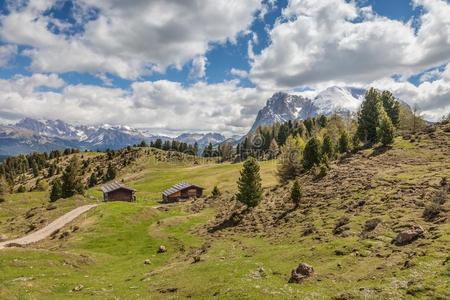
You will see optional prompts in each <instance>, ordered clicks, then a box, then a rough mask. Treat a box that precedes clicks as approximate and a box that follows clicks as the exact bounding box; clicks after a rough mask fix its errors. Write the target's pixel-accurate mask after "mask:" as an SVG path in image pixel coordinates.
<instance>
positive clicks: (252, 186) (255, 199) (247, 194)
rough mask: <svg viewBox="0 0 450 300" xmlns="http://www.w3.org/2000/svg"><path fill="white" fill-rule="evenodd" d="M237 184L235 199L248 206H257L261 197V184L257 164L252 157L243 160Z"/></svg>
mask: <svg viewBox="0 0 450 300" xmlns="http://www.w3.org/2000/svg"><path fill="white" fill-rule="evenodd" d="M237 185H238V193H237V195H236V199H237V200H238V201H240V202H242V203H243V204H245V205H247V207H249V208H250V207H255V206H257V205H258V203H259V202H260V201H261V198H262V186H261V176H260V174H259V165H258V162H257V161H256V159H254V158H253V157H250V158H249V159H247V160H246V161H245V163H244V166H243V169H242V170H241V176H240V177H239V180H238V182H237Z"/></svg>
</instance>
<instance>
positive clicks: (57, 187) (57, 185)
mask: <svg viewBox="0 0 450 300" xmlns="http://www.w3.org/2000/svg"><path fill="white" fill-rule="evenodd" d="M61 198H62V186H61V181H60V180H59V179H56V180H55V181H53V185H52V190H51V192H50V202H55V201H56V200H58V199H61Z"/></svg>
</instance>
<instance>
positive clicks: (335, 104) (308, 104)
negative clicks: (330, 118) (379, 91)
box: [250, 86, 366, 132]
mask: <svg viewBox="0 0 450 300" xmlns="http://www.w3.org/2000/svg"><path fill="white" fill-rule="evenodd" d="M365 93H366V90H364V89H359V88H351V87H337V86H333V87H329V88H327V89H326V90H324V91H322V92H320V93H319V94H317V96H316V97H314V98H312V99H310V98H306V97H303V96H300V95H290V94H287V93H282V92H279V93H275V94H274V95H273V96H272V97H271V98H269V100H267V103H266V106H265V107H264V108H262V109H261V110H260V111H259V112H258V115H257V116H256V120H255V122H254V123H253V125H252V127H251V129H250V132H255V131H256V129H257V128H258V127H259V126H262V125H271V124H274V123H277V122H278V123H283V122H287V121H289V120H304V119H307V118H309V117H314V116H316V115H321V114H323V115H331V114H333V113H338V114H341V115H349V114H350V115H351V114H354V113H356V112H357V110H358V108H359V106H360V105H361V103H362V101H363V99H364V95H365Z"/></svg>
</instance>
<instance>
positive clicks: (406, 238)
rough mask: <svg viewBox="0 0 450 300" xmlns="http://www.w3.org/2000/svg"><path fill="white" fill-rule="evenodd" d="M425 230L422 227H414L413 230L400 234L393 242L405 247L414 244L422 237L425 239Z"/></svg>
mask: <svg viewBox="0 0 450 300" xmlns="http://www.w3.org/2000/svg"><path fill="white" fill-rule="evenodd" d="M423 233H424V230H423V228H422V226H420V225H414V226H413V227H412V228H411V229H408V230H404V231H402V232H400V233H399V234H398V235H397V237H396V238H395V239H394V240H393V241H392V243H394V244H395V245H397V246H403V245H407V244H410V243H412V242H413V241H415V240H417V239H418V238H420V237H423Z"/></svg>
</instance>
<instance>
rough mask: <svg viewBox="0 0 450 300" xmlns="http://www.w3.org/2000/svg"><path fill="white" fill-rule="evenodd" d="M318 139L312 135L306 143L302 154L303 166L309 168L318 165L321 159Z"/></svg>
mask: <svg viewBox="0 0 450 300" xmlns="http://www.w3.org/2000/svg"><path fill="white" fill-rule="evenodd" d="M320 150H321V145H320V140H319V139H318V138H317V137H315V136H314V137H312V138H311V139H309V141H308V142H307V143H306V146H305V152H304V154H303V168H305V170H310V169H311V168H312V167H313V166H314V165H316V166H318V165H319V164H320V161H321V160H322V154H321V151H320Z"/></svg>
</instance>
